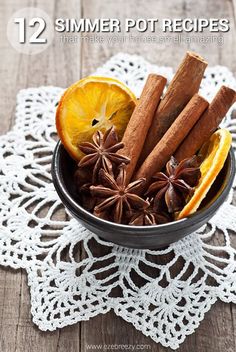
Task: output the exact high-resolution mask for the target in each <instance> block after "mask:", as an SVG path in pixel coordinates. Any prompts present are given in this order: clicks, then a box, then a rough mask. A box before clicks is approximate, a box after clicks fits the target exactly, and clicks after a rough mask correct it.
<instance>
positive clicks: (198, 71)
mask: <svg viewBox="0 0 236 352" xmlns="http://www.w3.org/2000/svg"><path fill="white" fill-rule="evenodd" d="M206 66H207V62H206V61H205V60H204V59H203V58H202V57H201V56H199V55H197V54H195V53H193V52H187V53H186V55H185V57H184V59H183V61H182V62H181V64H180V66H179V68H178V70H177V72H176V74H175V76H174V78H173V79H172V81H171V82H170V85H169V87H168V89H167V91H166V94H165V96H164V98H163V99H162V100H161V102H160V104H159V106H158V108H157V111H156V114H155V117H154V119H153V122H152V125H151V127H150V129H149V132H148V135H147V138H146V142H145V144H144V148H143V151H142V153H141V157H140V160H139V162H138V164H139V165H140V164H141V163H142V162H143V161H144V160H145V159H146V157H147V156H148V155H149V154H150V153H151V151H152V149H153V148H154V147H155V145H156V144H157V143H158V142H159V141H160V140H161V138H162V137H163V135H164V134H165V133H166V131H167V130H168V128H169V127H170V126H171V124H172V123H173V122H174V120H175V119H176V118H177V116H178V115H179V114H180V112H181V111H182V110H183V108H184V107H185V106H186V104H187V103H188V102H189V100H190V99H191V98H192V96H193V95H194V94H195V93H197V92H198V90H199V87H200V83H201V80H202V78H203V74H204V71H205V68H206Z"/></svg>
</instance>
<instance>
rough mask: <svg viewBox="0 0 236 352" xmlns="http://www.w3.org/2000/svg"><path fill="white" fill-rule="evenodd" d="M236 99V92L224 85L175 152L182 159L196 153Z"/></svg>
mask: <svg viewBox="0 0 236 352" xmlns="http://www.w3.org/2000/svg"><path fill="white" fill-rule="evenodd" d="M235 101H236V92H235V91H234V90H233V89H231V88H228V87H225V86H222V87H221V88H220V89H219V91H218V92H217V94H216V96H215V98H214V99H213V100H212V102H211V104H210V105H209V107H208V109H207V110H206V111H205V112H204V114H203V115H202V116H201V118H200V119H199V120H198V122H197V123H196V125H195V126H194V127H193V129H192V130H191V132H190V133H189V134H188V136H187V137H186V138H185V140H184V141H183V143H182V144H181V145H180V147H179V148H178V150H177V151H176V153H175V157H176V159H177V160H179V161H181V160H183V159H185V158H188V157H190V156H192V155H194V154H195V153H196V152H197V151H198V150H199V149H200V148H201V146H202V145H203V144H204V143H205V142H206V141H207V140H208V139H209V138H210V136H211V134H212V133H213V132H215V130H216V129H217V127H218V126H219V124H220V122H221V121H222V119H223V118H224V116H225V115H226V113H227V111H228V110H229V108H230V107H231V105H232V104H233V103H234V102H235Z"/></svg>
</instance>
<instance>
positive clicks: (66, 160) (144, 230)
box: [52, 141, 235, 249]
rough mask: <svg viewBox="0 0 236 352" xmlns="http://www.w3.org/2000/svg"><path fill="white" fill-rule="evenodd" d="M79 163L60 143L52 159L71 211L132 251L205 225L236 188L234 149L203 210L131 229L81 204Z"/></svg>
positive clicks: (55, 176)
mask: <svg viewBox="0 0 236 352" xmlns="http://www.w3.org/2000/svg"><path fill="white" fill-rule="evenodd" d="M75 168H76V163H75V161H74V160H73V159H72V158H71V157H70V156H69V154H68V153H67V152H66V150H65V148H64V147H63V145H62V143H61V142H60V141H59V142H58V143H57V146H56V148H55V151H54V154H53V160H52V178H53V183H54V186H55V188H56V190H57V192H58V194H59V196H60V198H61V200H62V202H63V204H64V205H65V207H66V208H67V209H68V211H69V212H70V213H71V214H72V216H73V217H75V218H76V219H77V220H78V221H79V222H80V223H82V224H83V225H84V226H85V227H86V228H88V229H89V230H91V231H92V232H94V233H96V234H97V235H98V236H100V237H102V238H103V239H105V240H108V241H110V242H113V243H116V244H119V245H122V246H125V247H132V248H149V249H157V248H162V247H165V246H167V245H169V244H170V243H173V242H175V241H178V240H179V239H181V238H183V237H184V236H186V235H188V234H190V233H191V232H193V231H195V230H197V229H199V228H200V227H201V226H202V225H203V224H205V223H206V222H207V221H208V220H209V219H210V218H211V217H212V216H213V215H214V214H215V212H216V211H217V210H218V209H219V207H220V206H221V205H222V204H223V202H224V201H225V199H226V197H227V196H228V194H229V191H230V188H231V187H232V183H233V178H234V174H235V158H234V152H233V150H232V148H231V150H230V153H229V155H228V158H227V160H226V162H225V165H224V167H223V169H222V171H221V172H220V174H219V175H218V177H217V179H216V181H215V182H214V184H213V186H212V188H211V190H210V192H209V194H208V196H207V197H206V199H205V200H204V202H203V205H202V207H201V209H200V210H199V211H197V212H196V213H194V214H193V215H191V216H189V217H188V218H185V219H181V220H178V221H174V222H171V223H168V224H164V225H155V226H129V225H120V224H116V223H113V222H110V221H106V220H102V219H100V218H97V217H96V216H94V215H93V214H91V213H90V212H88V211H87V210H85V209H84V208H82V206H80V205H79V203H78V201H77V200H76V199H77V196H76V191H75V185H74V182H73V174H74V171H75Z"/></svg>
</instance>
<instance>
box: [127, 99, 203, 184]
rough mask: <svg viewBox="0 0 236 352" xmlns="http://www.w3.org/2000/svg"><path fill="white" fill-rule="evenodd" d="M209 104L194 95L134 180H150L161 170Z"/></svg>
mask: <svg viewBox="0 0 236 352" xmlns="http://www.w3.org/2000/svg"><path fill="white" fill-rule="evenodd" d="M207 106H208V102H207V101H206V100H205V99H204V98H202V97H201V96H200V95H198V94H195V95H194V96H193V97H192V99H191V100H190V101H189V103H188V104H187V105H186V107H185V108H184V110H183V111H182V112H181V113H180V115H179V116H178V117H177V119H176V120H175V121H174V122H173V124H172V125H171V127H170V128H169V129H168V131H167V132H166V133H165V134H164V136H163V137H162V139H161V140H160V141H159V142H158V143H157V145H156V146H155V148H154V149H153V151H152V152H151V153H150V154H149V156H148V157H147V158H146V159H145V161H144V163H143V164H142V165H141V167H140V169H139V170H138V171H137V173H136V174H135V176H134V180H137V179H139V178H140V177H145V178H146V179H147V181H149V180H150V179H151V177H152V176H153V175H154V174H155V173H156V172H158V171H161V169H162V168H163V167H164V166H165V164H166V163H167V161H168V160H169V159H170V157H171V155H173V154H174V152H175V151H176V149H177V148H178V146H179V145H180V144H181V142H182V141H183V140H184V138H185V137H186V136H187V135H188V133H189V131H190V130H191V128H192V127H193V126H194V124H195V123H196V122H197V120H198V119H199V118H200V116H201V115H202V113H203V111H204V110H205V109H206V108H207Z"/></svg>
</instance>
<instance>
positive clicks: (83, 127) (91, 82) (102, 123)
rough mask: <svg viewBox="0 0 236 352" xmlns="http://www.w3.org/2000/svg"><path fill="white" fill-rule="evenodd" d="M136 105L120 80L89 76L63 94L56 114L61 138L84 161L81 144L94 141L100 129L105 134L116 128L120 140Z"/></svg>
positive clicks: (68, 148)
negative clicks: (95, 134)
mask: <svg viewBox="0 0 236 352" xmlns="http://www.w3.org/2000/svg"><path fill="white" fill-rule="evenodd" d="M135 105H136V97H135V95H134V94H133V93H132V92H131V90H130V89H129V88H128V87H127V86H125V85H124V84H123V83H121V82H119V81H118V80H116V79H113V78H108V77H96V76H89V77H86V78H84V79H82V80H80V81H78V82H76V83H74V84H73V85H72V86H70V87H69V88H68V89H67V90H66V91H65V93H64V94H63V96H62V98H61V100H60V102H59V105H58V108H57V113H56V127H57V132H58V135H59V138H60V139H61V141H62V143H63V145H64V146H65V148H66V150H67V151H68V153H69V154H70V155H71V156H72V157H73V158H74V159H76V160H80V159H81V158H82V156H83V153H82V152H81V151H80V150H79V147H78V146H79V144H80V143H81V142H84V141H91V138H92V135H93V134H94V132H96V131H97V130H101V131H102V132H105V131H106V130H107V129H108V128H110V127H111V126H112V125H114V126H115V128H116V132H117V134H118V137H119V138H120V139H121V137H122V136H123V134H124V131H125V128H126V126H127V123H128V121H129V119H130V116H131V114H132V112H133V110H134V108H135Z"/></svg>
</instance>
